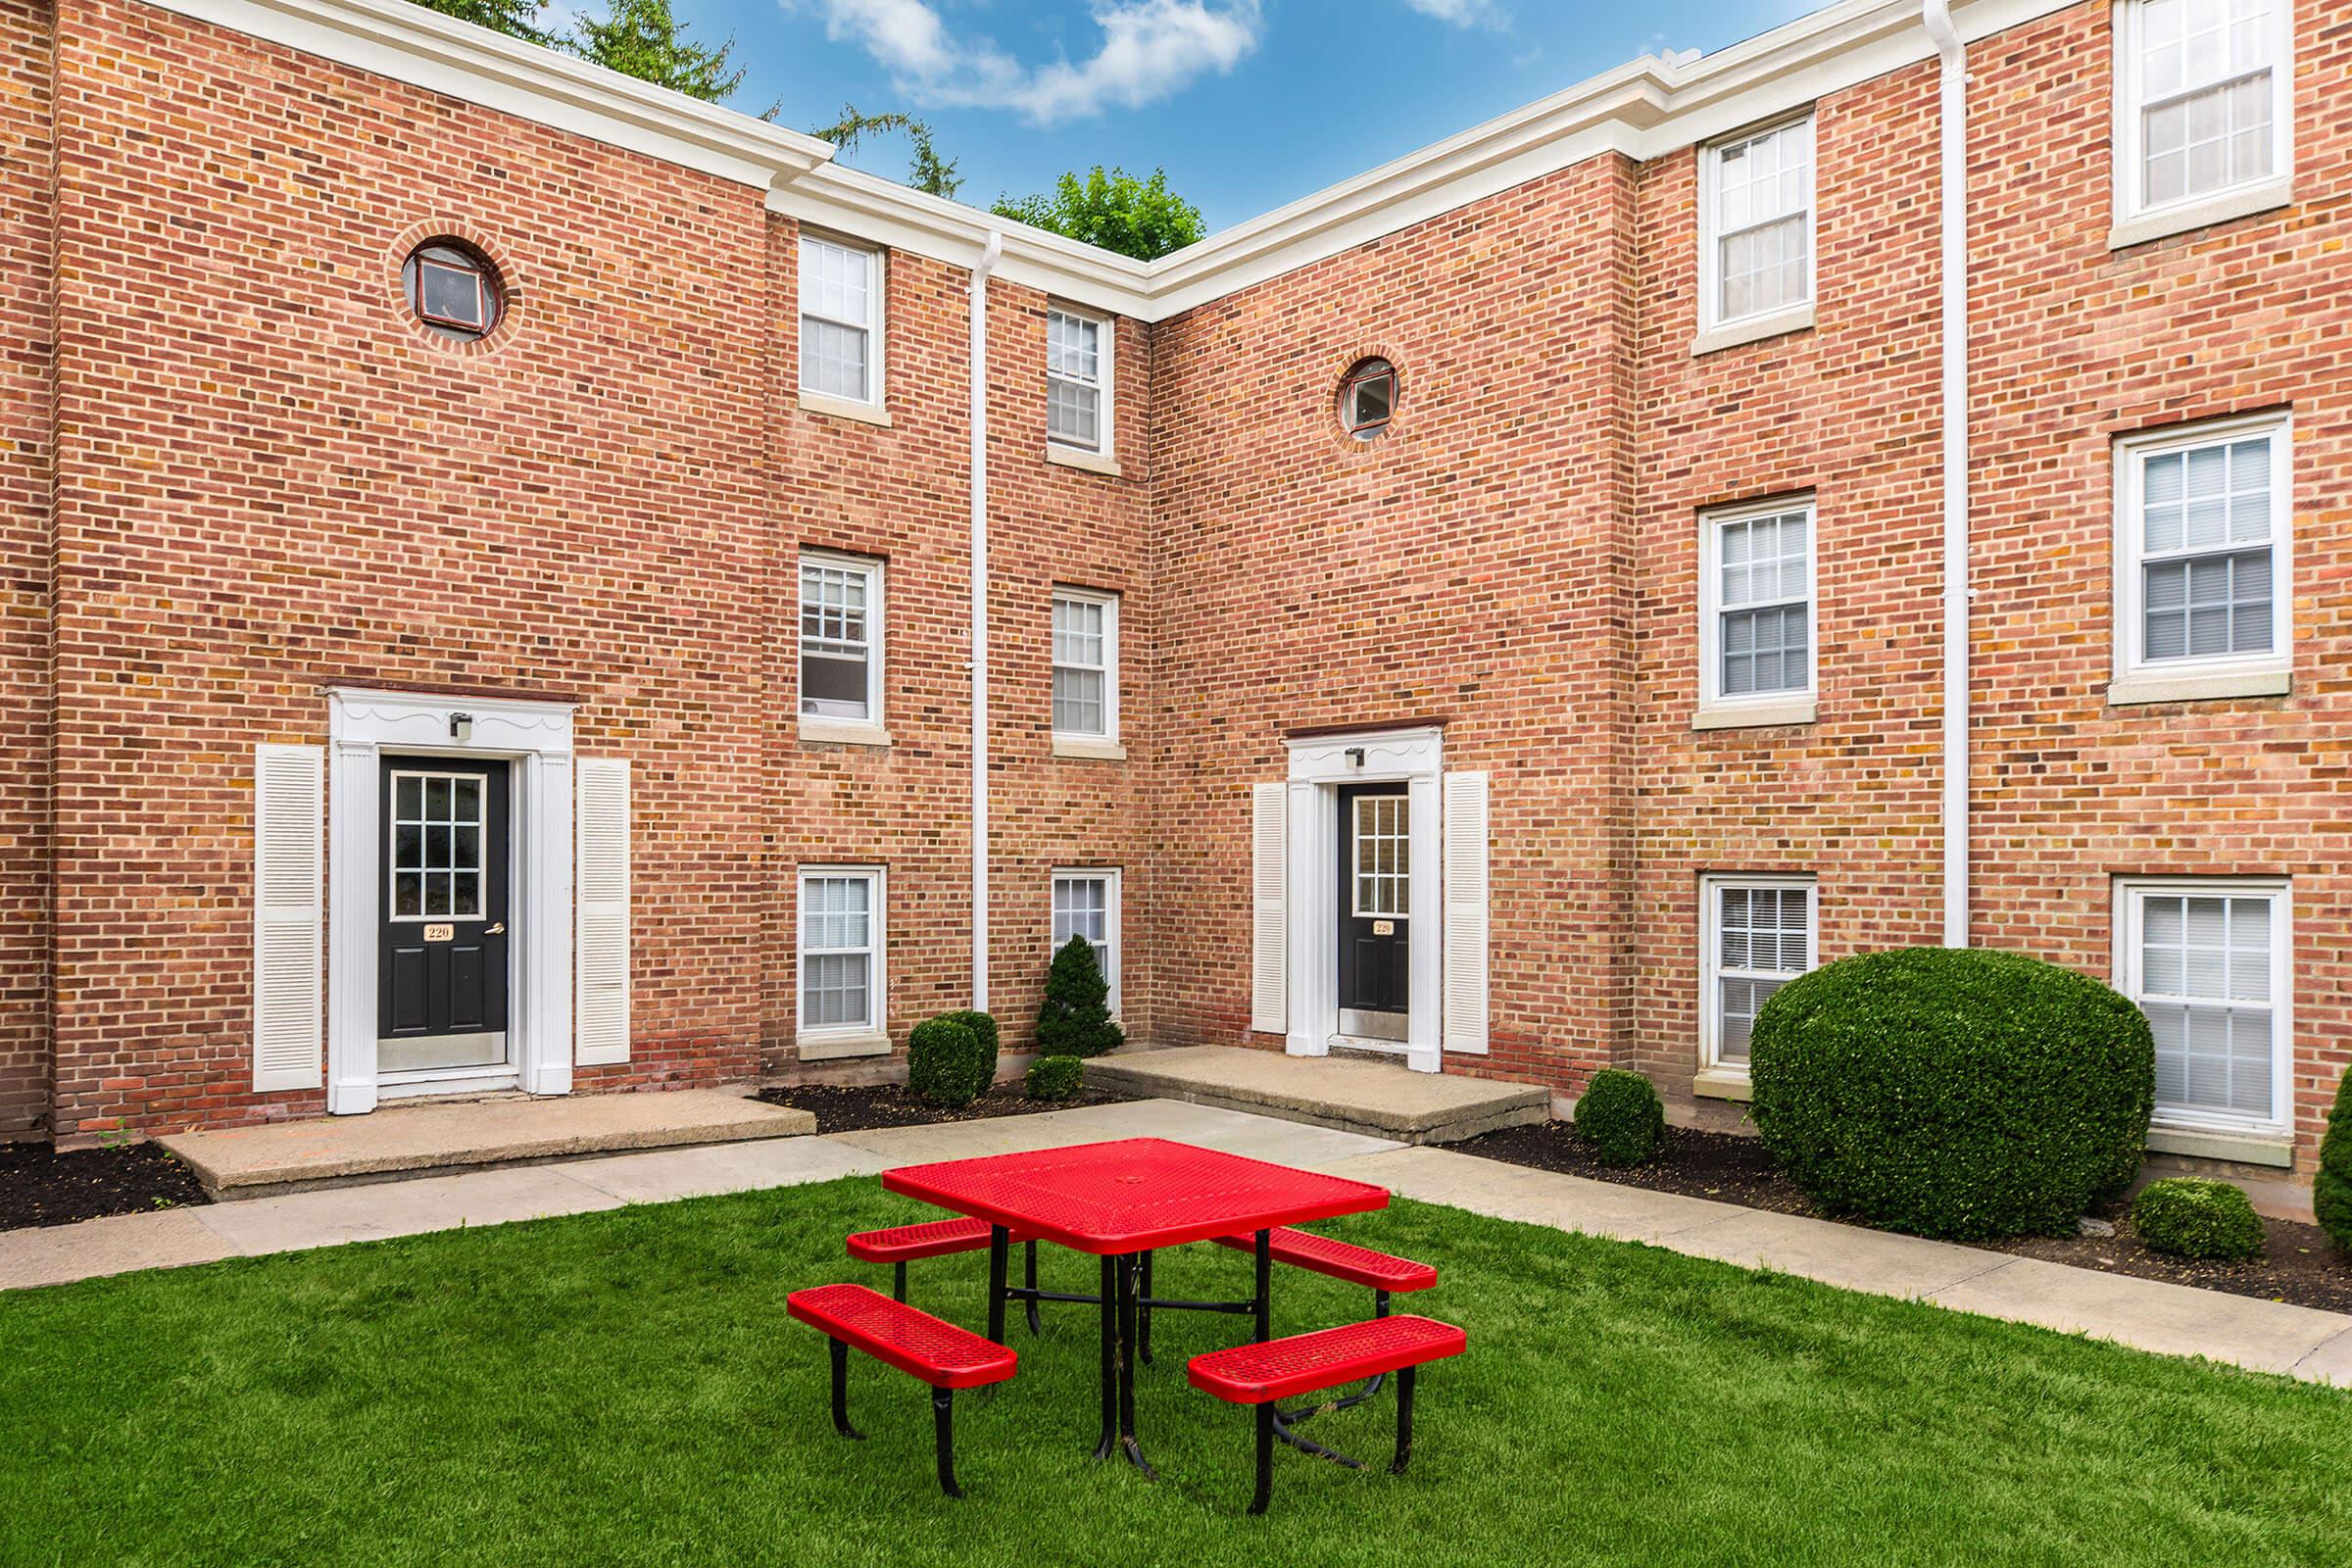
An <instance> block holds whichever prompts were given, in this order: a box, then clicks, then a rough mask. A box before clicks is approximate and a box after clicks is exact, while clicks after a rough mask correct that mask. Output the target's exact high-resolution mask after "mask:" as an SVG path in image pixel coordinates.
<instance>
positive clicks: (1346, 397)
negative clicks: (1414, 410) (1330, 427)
mask: <svg viewBox="0 0 2352 1568" xmlns="http://www.w3.org/2000/svg"><path fill="white" fill-rule="evenodd" d="M1396 411H1397V367H1395V366H1394V365H1391V364H1390V363H1389V362H1388V361H1386V360H1379V359H1373V360H1359V361H1357V362H1356V365H1355V368H1353V369H1351V370H1349V371H1348V378H1347V379H1346V380H1345V381H1342V382H1341V383H1340V427H1341V428H1342V429H1344V430H1346V431H1347V432H1348V434H1349V435H1350V436H1353V437H1354V438H1355V439H1356V440H1358V441H1376V440H1378V439H1379V438H1380V437H1381V436H1382V435H1384V434H1386V433H1387V432H1388V428H1389V417H1390V416H1391V415H1393V414H1394V413H1396Z"/></svg>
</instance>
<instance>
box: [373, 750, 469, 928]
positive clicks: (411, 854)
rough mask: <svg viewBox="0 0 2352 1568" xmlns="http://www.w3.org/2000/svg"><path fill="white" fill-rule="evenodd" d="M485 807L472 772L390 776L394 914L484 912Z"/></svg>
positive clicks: (438, 916)
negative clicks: (483, 844)
mask: <svg viewBox="0 0 2352 1568" xmlns="http://www.w3.org/2000/svg"><path fill="white" fill-rule="evenodd" d="M486 805H487V801H486V798H485V793H484V791H483V788H482V780H481V776H480V775H479V774H473V773H458V774H448V773H422V772H417V773H395V774H394V775H393V778H392V820H391V822H390V823H388V824H387V827H388V830H389V832H390V835H391V873H392V914H393V918H395V919H415V920H447V919H451V918H453V917H455V918H470V917H474V916H478V915H479V914H480V913H481V911H482V875H483V865H482V842H483V832H482V828H483V823H484V812H485V808H486Z"/></svg>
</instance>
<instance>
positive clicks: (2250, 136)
mask: <svg viewBox="0 0 2352 1568" xmlns="http://www.w3.org/2000/svg"><path fill="white" fill-rule="evenodd" d="M2293 11H2294V6H2293V0H2119V3H2118V4H2117V6H2116V86H2115V105H2116V111H2115V121H2116V125H2115V130H2116V135H2115V147H2116V168H2115V181H2116V209H2117V213H2116V216H2117V220H2118V229H2119V233H2118V235H2117V239H2118V241H2119V242H2120V243H2131V242H2133V241H2135V240H2137V239H2145V238H2153V237H2155V236H2156V235H2158V234H2163V233H2171V232H2176V231H2178V230H2179V229H2181V228H2189V227H2195V226H2197V225H2198V224H2200V223H2209V222H2216V221H2221V220H2222V219H2225V218H2231V217H2235V216H2238V215H2240V214H2243V213H2248V212H2256V211H2259V210H2261V209H2262V208H2263V207H2266V206H2272V205H2276V204H2277V203H2278V202H2280V201H2283V200H2285V198H2286V188H2287V185H2288V182H2289V177H2290V175H2291V174H2292V172H2293V168H2294V134H2293V132H2294V115H2293V107H2294V106H2293V76H2294V71H2293V53H2294V17H2293Z"/></svg>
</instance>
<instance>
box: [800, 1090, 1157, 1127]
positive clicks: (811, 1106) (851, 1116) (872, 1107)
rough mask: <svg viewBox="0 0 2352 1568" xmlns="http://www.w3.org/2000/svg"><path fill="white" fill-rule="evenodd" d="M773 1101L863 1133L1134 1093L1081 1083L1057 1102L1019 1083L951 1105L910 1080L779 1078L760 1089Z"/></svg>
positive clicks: (1066, 1106)
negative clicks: (917, 1091) (912, 1089)
mask: <svg viewBox="0 0 2352 1568" xmlns="http://www.w3.org/2000/svg"><path fill="white" fill-rule="evenodd" d="M1134 1098H1135V1097H1134V1096H1132V1095H1117V1094H1112V1093H1111V1092H1110V1091H1109V1090H1107V1089H1081V1090H1080V1091H1079V1092H1078V1093H1077V1094H1076V1095H1074V1096H1072V1097H1071V1098H1070V1099H1068V1100H1063V1101H1057V1102H1054V1103H1051V1104H1049V1103H1046V1102H1044V1101H1042V1100H1031V1099H1030V1098H1029V1097H1028V1096H1026V1095H1024V1094H1022V1093H1021V1091H1020V1089H1019V1087H1018V1086H1014V1087H1010V1088H1002V1089H992V1090H990V1091H989V1092H988V1093H987V1094H985V1095H982V1096H981V1097H980V1098H979V1099H978V1100H975V1101H973V1102H972V1103H970V1104H968V1105H965V1106H963V1107H961V1108H960V1109H955V1110H951V1109H949V1108H948V1107H946V1106H944V1105H934V1104H932V1103H929V1102H927V1101H922V1100H917V1099H915V1098H914V1097H913V1096H912V1095H910V1094H908V1093H907V1086H906V1085H905V1084H778V1085H775V1086H773V1087H770V1088H767V1089H762V1090H760V1099H761V1100H764V1101H766V1102H767V1103H769V1104H771V1105H790V1106H792V1107H793V1108H794V1109H796V1110H807V1111H813V1112H814V1113H815V1114H816V1130H817V1132H818V1133H820V1134H822V1133H858V1132H867V1131H870V1130H872V1129H874V1128H876V1127H929V1126H933V1125H936V1124H938V1123H940V1122H950V1121H985V1120H986V1119H988V1118H989V1117H991V1116H1029V1115H1034V1114H1036V1113H1037V1112H1038V1111H1041V1110H1073V1109H1077V1108H1079V1107H1081V1106H1085V1105H1114V1104H1117V1103H1120V1102H1122V1101H1126V1100H1132V1099H1134Z"/></svg>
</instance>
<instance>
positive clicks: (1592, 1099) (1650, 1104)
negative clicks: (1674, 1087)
mask: <svg viewBox="0 0 2352 1568" xmlns="http://www.w3.org/2000/svg"><path fill="white" fill-rule="evenodd" d="M1575 1125H1576V1135H1577V1136H1578V1137H1579V1138H1582V1139H1583V1140H1584V1141H1585V1142H1586V1143H1588V1144H1590V1145H1592V1146H1593V1154H1594V1155H1595V1156H1596V1157H1597V1158H1598V1159H1599V1160H1600V1162H1601V1163H1602V1164H1604V1165H1637V1164H1640V1163H1641V1162H1642V1160H1645V1159H1647V1158H1648V1157H1649V1156H1650V1155H1652V1154H1654V1153H1656V1152H1658V1141H1659V1140H1660V1139H1662V1138H1664V1137H1665V1136H1666V1107H1665V1105H1664V1104H1662V1103H1660V1102H1659V1100H1658V1092H1657V1090H1655V1089H1653V1088H1651V1087H1650V1082H1649V1080H1648V1079H1646V1078H1644V1077H1642V1075H1641V1074H1640V1073H1638V1072H1627V1071H1626V1070H1625V1069H1623V1068H1622V1067H1603V1068H1602V1069H1601V1070H1600V1071H1598V1072H1596V1073H1594V1074H1593V1081H1592V1082H1591V1083H1589V1084H1587V1085H1585V1092H1584V1094H1583V1095H1582V1096H1580V1097H1579V1098H1578V1100H1577V1102H1576V1124H1575Z"/></svg>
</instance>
